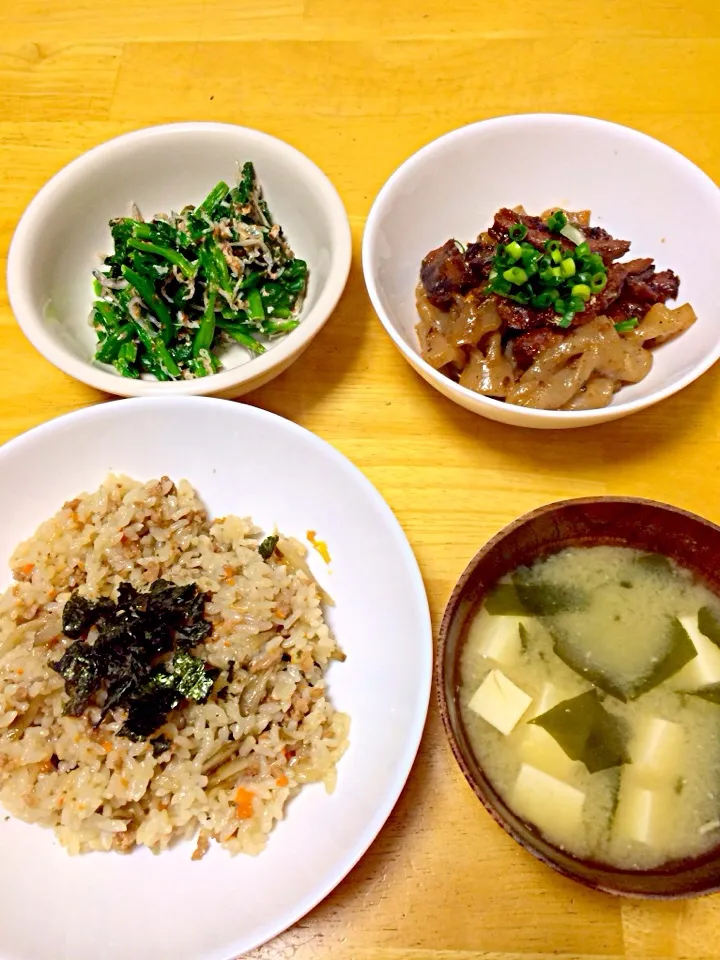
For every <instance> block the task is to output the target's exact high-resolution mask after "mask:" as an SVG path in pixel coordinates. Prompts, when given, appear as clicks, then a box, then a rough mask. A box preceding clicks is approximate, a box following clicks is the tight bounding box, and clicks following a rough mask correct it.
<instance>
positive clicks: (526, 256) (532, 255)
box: [522, 243, 540, 267]
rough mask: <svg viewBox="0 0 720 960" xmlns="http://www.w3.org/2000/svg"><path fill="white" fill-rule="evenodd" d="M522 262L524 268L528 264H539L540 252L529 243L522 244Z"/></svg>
mask: <svg viewBox="0 0 720 960" xmlns="http://www.w3.org/2000/svg"><path fill="white" fill-rule="evenodd" d="M522 262H523V266H525V267H527V266H528V264H530V263H533V264H536V265H537V264H538V263H539V262H540V251H539V250H536V249H535V247H531V246H530V244H529V243H524V244H523V245H522Z"/></svg>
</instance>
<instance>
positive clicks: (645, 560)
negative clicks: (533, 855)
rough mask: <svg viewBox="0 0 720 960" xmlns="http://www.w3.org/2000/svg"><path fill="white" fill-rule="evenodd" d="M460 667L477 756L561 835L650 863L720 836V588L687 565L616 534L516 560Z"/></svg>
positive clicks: (613, 855)
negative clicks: (618, 541)
mask: <svg viewBox="0 0 720 960" xmlns="http://www.w3.org/2000/svg"><path fill="white" fill-rule="evenodd" d="M460 668H461V692H460V700H461V703H460V705H461V712H462V716H463V720H464V723H465V727H466V730H467V732H468V736H469V738H470V742H471V744H472V747H473V750H474V752H475V754H476V756H477V759H478V761H479V762H480V764H481V766H482V767H483V769H484V771H485V772H486V774H487V776H488V778H489V779H490V781H491V782H492V784H493V786H494V787H495V789H496V790H497V791H498V793H499V794H500V795H501V796H502V797H503V799H504V800H505V802H506V803H507V804H508V806H510V807H511V808H512V809H513V810H514V811H515V812H516V813H517V814H518V815H519V816H520V817H522V819H524V820H525V821H526V822H528V823H530V824H532V825H533V826H534V827H535V828H536V829H538V830H539V831H540V832H541V833H542V834H543V835H544V836H545V837H546V838H547V839H548V840H549V841H551V842H552V843H554V844H555V845H556V846H559V847H561V848H563V849H565V850H567V851H568V852H569V853H571V854H573V855H575V856H578V857H582V858H585V859H593V860H598V861H601V862H605V863H608V864H610V865H613V866H617V867H621V868H625V869H649V868H651V867H656V866H659V865H660V864H663V863H666V862H667V861H670V860H675V859H681V858H685V857H692V856H696V855H698V854H700V853H702V852H703V851H705V850H707V849H709V848H710V847H713V846H715V845H716V844H718V843H720V735H719V734H720V600H718V598H717V597H716V596H715V595H714V594H713V593H712V592H711V591H710V590H709V589H708V588H707V587H706V586H704V585H703V584H702V583H700V582H699V581H698V580H696V579H695V578H694V576H693V575H692V574H691V573H690V572H689V571H688V570H684V569H682V568H680V567H678V566H677V565H676V564H675V563H673V562H671V561H670V560H668V559H667V558H665V557H662V556H660V555H657V554H645V553H642V552H640V551H637V550H632V549H629V548H626V547H610V546H608V547H573V548H569V549H566V550H562V551H561V552H559V553H556V554H554V555H552V556H550V557H547V558H544V559H542V560H539V561H537V562H536V563H535V564H534V565H533V566H532V567H520V568H518V569H517V570H515V571H514V572H513V574H511V575H510V576H509V577H507V578H505V579H504V580H503V581H502V582H501V583H499V584H498V585H497V586H496V587H495V589H494V590H492V591H490V593H489V594H488V596H487V597H486V599H485V602H484V604H483V606H482V608H481V609H480V610H478V611H476V613H475V614H474V615H473V617H472V618H471V620H470V621H469V626H468V629H467V636H466V639H465V643H464V646H463V650H462V654H461V665H460Z"/></svg>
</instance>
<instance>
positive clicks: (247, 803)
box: [235, 787, 255, 820]
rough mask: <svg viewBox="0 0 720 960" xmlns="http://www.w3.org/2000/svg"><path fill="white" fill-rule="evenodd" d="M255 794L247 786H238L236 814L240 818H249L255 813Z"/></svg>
mask: <svg viewBox="0 0 720 960" xmlns="http://www.w3.org/2000/svg"><path fill="white" fill-rule="evenodd" d="M254 797H255V794H254V793H252V792H251V791H250V790H246V789H245V787H238V789H237V793H236V794H235V816H236V817H237V818H238V820H249V819H250V817H251V816H252V815H253V799H254Z"/></svg>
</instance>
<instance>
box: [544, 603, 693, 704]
mask: <svg viewBox="0 0 720 960" xmlns="http://www.w3.org/2000/svg"><path fill="white" fill-rule="evenodd" d="M550 633H551V635H552V638H553V649H554V651H555V654H556V655H557V656H558V657H559V658H560V659H561V660H562V661H563V663H564V664H566V665H567V666H568V667H570V669H571V670H574V671H575V673H578V674H580V676H581V677H584V678H585V679H586V680H588V681H589V682H590V683H592V684H594V686H596V687H598V688H599V689H600V690H603V691H604V692H605V693H609V694H610V695H611V696H613V697H615V698H616V699H618V700H622V701H623V702H627V701H628V700H637V698H638V697H640V696H642V695H643V694H645V693H647V692H648V691H649V690H653V689H654V688H655V687H657V686H659V685H660V684H661V683H663V681H665V680H667V679H668V678H669V677H672V676H673V675H674V674H676V673H678V672H679V671H680V670H682V668H683V667H684V666H685V664H687V663H689V662H690V661H691V660H692V659H693V658H694V657H696V656H697V650H696V649H695V645H694V644H693V642H692V640H691V639H690V637H689V635H688V632H687V630H686V629H685V628H684V627H683V625H682V623H680V621H679V620H678V619H677V617H668V618H667V626H666V629H665V651H664V653H663V655H662V657H660V658H659V659H658V661H657V663H655V664H654V666H653V667H652V669H651V670H650V671H649V672H648V673H645V674H643V675H642V676H640V677H635V678H634V679H631V680H628V681H626V682H618V681H617V680H616V679H615V678H614V677H613V676H611V674H610V673H609V672H608V671H606V670H604V669H603V668H602V667H600V666H598V665H597V664H595V663H593V662H592V660H590V659H589V658H588V657H587V656H586V655H585V654H584V653H583V652H582V650H581V649H579V648H578V646H577V644H576V642H575V638H574V637H573V635H572V634H571V633H568V632H567V631H561V630H558V629H557V628H554V629H551V630H550Z"/></svg>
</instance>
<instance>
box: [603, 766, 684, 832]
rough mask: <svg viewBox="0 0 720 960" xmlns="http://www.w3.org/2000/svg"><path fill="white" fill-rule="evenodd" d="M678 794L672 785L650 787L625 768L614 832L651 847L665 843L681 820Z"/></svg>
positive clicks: (621, 781) (614, 821)
mask: <svg viewBox="0 0 720 960" xmlns="http://www.w3.org/2000/svg"><path fill="white" fill-rule="evenodd" d="M676 801H677V797H675V796H674V795H673V793H672V788H668V787H660V788H653V787H646V786H643V785H642V784H641V783H639V782H638V780H637V779H636V777H635V776H634V774H631V773H630V772H629V771H625V772H624V773H623V775H622V778H621V780H620V795H619V797H618V805H617V810H616V811H615V817H614V818H613V835H614V836H616V837H618V838H620V839H622V840H632V841H634V842H635V843H643V844H645V845H646V846H648V847H653V846H657V845H659V844H662V842H663V838H664V837H666V836H667V835H668V833H671V832H672V826H673V824H674V823H675V822H676V821H677V816H678V813H677V811H676V810H675V809H674V807H676V806H677V803H676Z"/></svg>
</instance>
